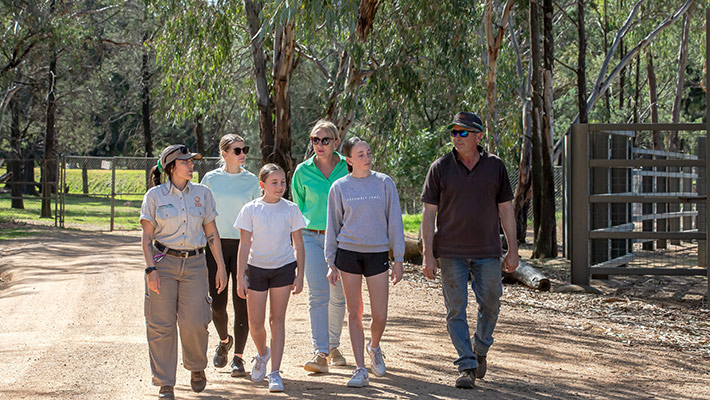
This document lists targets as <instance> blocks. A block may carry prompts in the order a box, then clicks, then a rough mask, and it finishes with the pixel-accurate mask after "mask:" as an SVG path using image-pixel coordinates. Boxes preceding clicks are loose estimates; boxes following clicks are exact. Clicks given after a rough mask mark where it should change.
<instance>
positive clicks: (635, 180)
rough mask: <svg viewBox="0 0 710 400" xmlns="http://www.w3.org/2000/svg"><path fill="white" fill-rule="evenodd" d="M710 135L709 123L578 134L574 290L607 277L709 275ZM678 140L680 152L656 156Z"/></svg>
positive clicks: (573, 151)
mask: <svg viewBox="0 0 710 400" xmlns="http://www.w3.org/2000/svg"><path fill="white" fill-rule="evenodd" d="M707 133H708V125H706V124H578V125H575V126H574V127H573V130H572V136H571V138H570V141H569V147H568V149H567V156H568V159H569V163H570V167H571V168H570V172H571V173H570V174H569V175H568V179H569V186H568V188H570V191H569V195H570V199H571V201H570V213H569V215H570V218H569V219H568V221H567V223H568V226H567V228H568V232H569V233H570V236H571V237H570V239H571V240H570V244H571V247H570V259H571V281H572V283H574V284H580V285H588V284H589V281H590V279H591V277H592V276H606V275H685V276H698V275H702V276H710V268H708V264H710V263H708V257H707V256H708V254H710V237H709V236H708V231H709V229H708V226H710V225H709V222H710V219H709V218H708V217H709V214H708V213H707V212H706V210H708V207H710V198H709V197H708V195H707V188H708V187H710V175H708V173H707V171H708V161H709V160H710V158H708V157H707V155H708V154H709V153H710V142H709V141H707V140H706V138H707ZM672 135H676V137H677V142H676V143H678V150H676V151H672V152H670V151H661V150H657V148H658V147H660V146H659V141H660V142H661V143H663V142H664V141H666V142H670V141H669V138H670V137H672ZM654 148H656V149H654ZM709 282H710V279H709ZM708 295H709V297H708V298H709V299H710V283H709V284H708Z"/></svg>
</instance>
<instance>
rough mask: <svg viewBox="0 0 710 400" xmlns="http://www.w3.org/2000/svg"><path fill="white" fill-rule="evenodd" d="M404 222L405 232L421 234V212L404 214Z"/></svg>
mask: <svg viewBox="0 0 710 400" xmlns="http://www.w3.org/2000/svg"><path fill="white" fill-rule="evenodd" d="M402 223H403V224H404V232H405V233H409V234H413V235H417V234H419V226H420V225H421V224H422V215H421V214H403V215H402Z"/></svg>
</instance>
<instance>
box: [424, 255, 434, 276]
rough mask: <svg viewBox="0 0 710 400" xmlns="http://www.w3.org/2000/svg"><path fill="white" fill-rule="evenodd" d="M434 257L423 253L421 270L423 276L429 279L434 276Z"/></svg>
mask: <svg viewBox="0 0 710 400" xmlns="http://www.w3.org/2000/svg"><path fill="white" fill-rule="evenodd" d="M436 269H437V265H436V258H434V255H433V254H425V255H424V265H422V271H423V272H424V276H426V277H427V278H429V279H434V278H436Z"/></svg>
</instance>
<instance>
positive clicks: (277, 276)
mask: <svg viewBox="0 0 710 400" xmlns="http://www.w3.org/2000/svg"><path fill="white" fill-rule="evenodd" d="M297 265H298V264H297V263H296V262H295V261H294V262H292V263H290V264H286V265H284V266H283V267H279V268H259V267H255V266H253V265H249V264H247V270H246V274H247V288H249V289H250V290H256V291H257V292H265V291H267V290H269V288H277V287H283V286H290V285H293V282H294V281H295V280H296V266H297Z"/></svg>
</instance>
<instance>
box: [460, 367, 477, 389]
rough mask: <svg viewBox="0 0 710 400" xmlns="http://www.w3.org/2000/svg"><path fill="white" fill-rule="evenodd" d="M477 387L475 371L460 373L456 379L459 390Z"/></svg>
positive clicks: (468, 370) (467, 370) (469, 370)
mask: <svg viewBox="0 0 710 400" xmlns="http://www.w3.org/2000/svg"><path fill="white" fill-rule="evenodd" d="M475 386H476V372H475V371H474V370H473V369H466V370H463V371H460V372H459V377H458V378H456V387H457V388H459V389H473V388H474V387H475Z"/></svg>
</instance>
